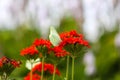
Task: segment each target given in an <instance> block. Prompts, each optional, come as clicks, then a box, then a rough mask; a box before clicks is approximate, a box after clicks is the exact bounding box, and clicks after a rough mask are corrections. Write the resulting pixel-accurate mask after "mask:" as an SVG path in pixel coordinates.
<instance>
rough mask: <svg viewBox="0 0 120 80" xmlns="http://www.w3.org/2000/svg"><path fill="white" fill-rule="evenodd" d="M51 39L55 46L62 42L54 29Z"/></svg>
mask: <svg viewBox="0 0 120 80" xmlns="http://www.w3.org/2000/svg"><path fill="white" fill-rule="evenodd" d="M49 39H50V42H51V43H52V44H53V46H57V45H58V44H59V43H60V42H61V41H62V40H61V39H60V36H59V34H58V33H57V31H56V30H55V28H54V27H50V35H49Z"/></svg>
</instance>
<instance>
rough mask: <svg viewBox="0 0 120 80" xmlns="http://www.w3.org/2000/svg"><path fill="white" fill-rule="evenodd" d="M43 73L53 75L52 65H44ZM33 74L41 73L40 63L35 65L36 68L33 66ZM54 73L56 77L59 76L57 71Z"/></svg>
mask: <svg viewBox="0 0 120 80" xmlns="http://www.w3.org/2000/svg"><path fill="white" fill-rule="evenodd" d="M43 70H44V73H49V74H53V72H54V65H52V64H49V63H44V69H43ZM32 71H33V73H34V72H39V73H41V71H42V63H41V62H40V63H39V64H37V65H36V66H34V68H33V69H32ZM55 73H56V74H57V75H60V72H59V70H58V69H56V71H55Z"/></svg>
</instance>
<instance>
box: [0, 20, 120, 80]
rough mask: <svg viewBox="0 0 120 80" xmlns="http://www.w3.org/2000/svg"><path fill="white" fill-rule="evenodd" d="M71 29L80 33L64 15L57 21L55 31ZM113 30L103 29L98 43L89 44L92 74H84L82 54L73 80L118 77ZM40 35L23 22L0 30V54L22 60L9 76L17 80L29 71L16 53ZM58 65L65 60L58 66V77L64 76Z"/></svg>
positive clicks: (113, 79) (119, 59) (119, 64)
mask: <svg viewBox="0 0 120 80" xmlns="http://www.w3.org/2000/svg"><path fill="white" fill-rule="evenodd" d="M67 26H69V27H67ZM73 29H74V30H77V31H78V32H80V31H79V30H78V27H76V23H75V21H74V20H73V19H71V20H70V19H68V18H66V19H64V20H63V22H61V26H60V27H58V28H57V31H58V32H64V31H69V30H73ZM117 33H118V29H116V30H114V31H113V32H107V31H106V32H105V33H104V35H102V36H101V37H100V39H99V41H98V42H96V43H90V45H91V48H90V50H92V51H93V53H94V56H95V67H96V71H95V73H94V74H92V75H89V76H87V75H85V71H84V70H85V65H84V63H83V57H79V58H78V59H77V60H76V61H75V80H120V56H119V54H120V52H118V48H116V46H115V44H114V39H115V35H116V34H117ZM40 36H41V35H40V32H38V30H36V29H35V28H32V29H28V28H27V27H26V26H25V25H22V26H19V27H17V28H15V29H14V30H0V53H2V54H0V56H3V55H5V56H7V57H9V58H13V59H17V60H21V61H22V65H21V67H20V68H17V69H16V70H15V71H14V72H13V73H12V74H11V76H10V77H11V78H15V79H16V80H21V79H22V78H23V77H24V76H25V75H26V74H27V73H28V72H29V70H28V69H27V68H26V67H25V59H24V57H21V56H20V50H22V49H23V48H25V47H28V46H29V45H31V44H32V43H33V41H34V40H35V39H36V38H40ZM62 65H65V62H63V63H61V64H60V66H58V67H59V69H60V70H61V71H62V76H61V78H60V80H62V79H64V77H65V66H62ZM69 71H71V70H69ZM69 75H71V74H69ZM57 80H58V79H57Z"/></svg>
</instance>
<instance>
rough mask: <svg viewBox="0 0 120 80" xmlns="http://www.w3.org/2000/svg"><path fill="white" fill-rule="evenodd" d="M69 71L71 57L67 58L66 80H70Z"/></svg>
mask: <svg viewBox="0 0 120 80" xmlns="http://www.w3.org/2000/svg"><path fill="white" fill-rule="evenodd" d="M68 70H69V56H67V66H66V80H68Z"/></svg>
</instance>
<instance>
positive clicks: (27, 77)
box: [24, 74, 40, 80]
mask: <svg viewBox="0 0 120 80" xmlns="http://www.w3.org/2000/svg"><path fill="white" fill-rule="evenodd" d="M24 80H30V74H28V75H27V76H26V77H24ZM32 80H40V76H39V75H38V74H33V75H32Z"/></svg>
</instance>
